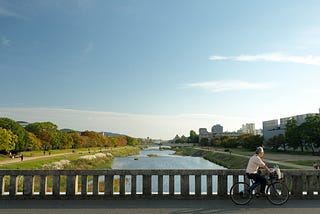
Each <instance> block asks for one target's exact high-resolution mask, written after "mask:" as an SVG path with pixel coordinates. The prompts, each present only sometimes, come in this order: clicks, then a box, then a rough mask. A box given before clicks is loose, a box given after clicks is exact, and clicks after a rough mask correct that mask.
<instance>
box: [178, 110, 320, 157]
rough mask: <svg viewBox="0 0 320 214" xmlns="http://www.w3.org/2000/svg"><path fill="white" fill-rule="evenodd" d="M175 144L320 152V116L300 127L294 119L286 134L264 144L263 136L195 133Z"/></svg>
mask: <svg viewBox="0 0 320 214" xmlns="http://www.w3.org/2000/svg"><path fill="white" fill-rule="evenodd" d="M174 141H175V143H193V144H198V143H199V144H200V145H201V146H216V147H224V148H245V149H250V150H255V149H256V148H257V147H258V146H261V145H263V146H265V147H267V148H270V149H272V150H283V151H286V150H288V149H290V150H294V151H297V150H300V151H302V152H303V151H306V150H307V151H312V152H313V153H317V154H319V152H320V114H317V115H309V116H308V117H306V119H305V122H304V123H302V124H300V125H298V124H297V120H296V119H295V118H294V117H293V118H290V119H289V120H288V121H287V123H286V129H285V131H284V134H280V135H276V136H274V137H272V138H270V139H269V140H267V141H265V142H264V138H263V136H260V135H253V134H243V135H240V136H239V137H230V136H219V137H213V138H211V139H208V138H201V139H200V140H199V135H197V134H196V132H195V131H193V130H191V131H190V136H189V137H185V136H182V137H178V136H176V138H175V140H174Z"/></svg>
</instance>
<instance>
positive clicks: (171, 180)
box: [169, 175, 174, 196]
mask: <svg viewBox="0 0 320 214" xmlns="http://www.w3.org/2000/svg"><path fill="white" fill-rule="evenodd" d="M169 195H170V196H173V195H174V175H169Z"/></svg>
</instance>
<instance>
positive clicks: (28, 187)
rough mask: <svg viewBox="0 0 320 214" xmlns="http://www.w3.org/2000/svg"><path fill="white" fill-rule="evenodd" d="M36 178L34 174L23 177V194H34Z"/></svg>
mask: <svg viewBox="0 0 320 214" xmlns="http://www.w3.org/2000/svg"><path fill="white" fill-rule="evenodd" d="M33 187H34V179H33V176H32V175H26V176H24V177H23V195H24V196H31V195H33Z"/></svg>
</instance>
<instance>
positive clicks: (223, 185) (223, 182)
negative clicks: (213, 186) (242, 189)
mask: <svg viewBox="0 0 320 214" xmlns="http://www.w3.org/2000/svg"><path fill="white" fill-rule="evenodd" d="M218 196H219V197H221V198H226V197H227V176H226V175H218Z"/></svg>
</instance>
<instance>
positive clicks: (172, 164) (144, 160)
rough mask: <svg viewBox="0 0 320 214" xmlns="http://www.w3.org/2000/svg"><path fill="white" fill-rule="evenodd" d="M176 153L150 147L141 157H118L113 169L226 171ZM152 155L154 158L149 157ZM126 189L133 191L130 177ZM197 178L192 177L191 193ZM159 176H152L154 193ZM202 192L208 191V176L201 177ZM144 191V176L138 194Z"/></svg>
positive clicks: (166, 182) (177, 188)
mask: <svg viewBox="0 0 320 214" xmlns="http://www.w3.org/2000/svg"><path fill="white" fill-rule="evenodd" d="M174 153H175V151H172V150H160V149H159V147H149V148H147V149H144V150H141V152H140V154H139V155H134V156H129V157H117V158H115V159H114V162H113V165H112V169H225V168H224V167H222V166H219V165H217V164H214V163H212V162H210V161H207V160H205V159H204V158H202V157H190V156H178V155H174ZM148 155H151V156H152V157H150V156H148ZM127 180H128V182H127V184H126V189H131V184H130V180H131V179H130V176H128V178H127ZM194 180H195V177H194V176H190V192H194V191H195V189H194V182H195V181H194ZM212 180H213V191H214V192H215V191H216V189H217V186H216V182H217V178H216V177H215V176H213V179H212ZM157 183H158V179H157V176H152V191H153V192H156V191H157V185H158V184H157ZM201 183H202V187H201V191H202V192H205V191H206V176H202V177H201ZM163 188H164V189H163V191H164V192H168V191H169V176H164V177H163ZM141 191H142V176H137V192H141ZM175 192H176V193H179V192H180V176H175Z"/></svg>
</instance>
